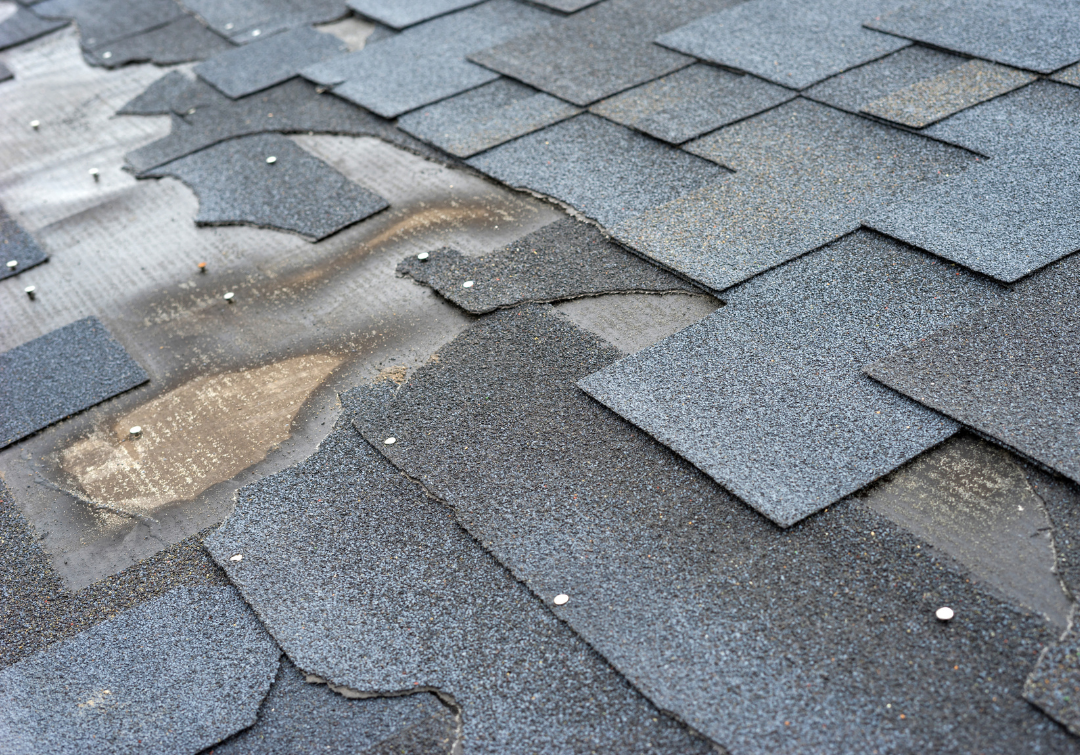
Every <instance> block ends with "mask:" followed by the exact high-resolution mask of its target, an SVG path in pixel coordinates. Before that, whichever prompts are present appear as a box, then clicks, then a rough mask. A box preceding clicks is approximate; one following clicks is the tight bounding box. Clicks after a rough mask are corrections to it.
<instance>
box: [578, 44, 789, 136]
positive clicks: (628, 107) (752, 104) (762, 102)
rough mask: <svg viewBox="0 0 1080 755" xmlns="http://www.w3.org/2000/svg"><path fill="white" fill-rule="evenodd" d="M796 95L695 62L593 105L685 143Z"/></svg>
mask: <svg viewBox="0 0 1080 755" xmlns="http://www.w3.org/2000/svg"><path fill="white" fill-rule="evenodd" d="M794 96H795V93H794V92H792V91H791V90H790V89H784V88H783V87H778V86H776V85H774V84H769V83H768V82H765V81H762V80H761V79H759V78H756V77H754V76H742V75H739V74H735V73H731V72H729V71H724V70H722V69H720V68H716V67H714V66H709V65H704V64H697V65H692V66H690V67H689V68H684V69H682V70H681V71H676V72H675V73H673V74H671V75H669V76H665V77H663V78H662V79H657V80H656V81H651V82H649V83H648V84H642V85H641V86H639V87H637V88H635V89H631V90H630V91H628V92H623V93H622V94H617V95H615V96H614V97H611V98H609V99H606V100H604V101H602V102H598V103H596V104H595V105H593V106H592V107H591V108H589V110H590V111H591V112H593V113H596V114H597V115H602V116H603V117H605V118H607V119H609V120H612V121H615V122H616V123H620V124H622V125H623V126H629V127H630V128H635V129H637V130H638V131H644V132H645V133H646V134H649V135H650V136H655V137H656V138H657V139H661V140H663V141H665V142H671V143H672V144H682V143H683V142H685V141H688V140H690V139H693V138H694V137H696V136H701V135H702V134H704V133H706V132H708V131H713V130H715V129H718V128H720V127H721V126H726V125H728V124H729V123H734V122H735V121H740V120H742V119H743V118H747V117H749V116H751V115H756V114H757V113H760V112H761V111H762V110H768V109H769V108H771V107H775V106H776V105H779V104H781V103H783V102H787V101H788V100H790V99H791V98H792V97H794Z"/></svg>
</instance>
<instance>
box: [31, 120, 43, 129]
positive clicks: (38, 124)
mask: <svg viewBox="0 0 1080 755" xmlns="http://www.w3.org/2000/svg"><path fill="white" fill-rule="evenodd" d="M40 127H41V121H30V128H32V129H34V130H35V131H37V130H38V129H39V128H40Z"/></svg>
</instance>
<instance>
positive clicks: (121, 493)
mask: <svg viewBox="0 0 1080 755" xmlns="http://www.w3.org/2000/svg"><path fill="white" fill-rule="evenodd" d="M342 361H343V357H338V356H329V355H320V354H315V355H309V356H302V357H294V358H292V359H287V360H284V361H281V362H276V363H274V364H269V365H266V366H264V367H257V368H254V369H249V370H241V371H238V372H225V373H221V374H218V375H207V376H201V377H197V378H195V379H193V380H190V381H188V382H187V383H184V384H183V385H181V386H179V387H177V388H174V389H173V390H171V391H169V392H168V393H165V394H163V395H161V396H158V397H157V398H155V399H153V400H151V401H149V402H147V403H146V404H143V405H142V406H140V407H138V408H137V409H134V410H133V411H131V412H129V413H127V414H125V415H124V416H122V417H120V418H119V419H118V420H117V421H116V422H115V423H114V424H113V426H112V428H111V429H109V430H99V431H95V432H94V433H93V434H92V435H90V436H89V437H87V438H84V439H81V440H79V441H77V442H75V443H73V444H72V445H71V446H69V447H68V448H66V449H64V450H63V451H62V452H61V454H60V464H61V467H62V468H63V470H64V471H65V472H66V473H67V474H69V475H71V476H72V477H73V478H74V479H75V480H76V482H77V483H78V485H79V487H80V488H81V489H82V491H83V492H84V493H85V494H86V496H87V497H88V498H90V499H91V500H93V501H97V502H99V503H103V504H108V505H112V506H117V507H119V508H121V509H124V510H129V511H142V512H148V511H152V510H153V509H155V508H157V507H159V506H163V505H165V504H168V503H172V502H173V501H183V500H190V499H192V498H195V497H196V496H198V495H199V494H200V493H202V492H203V491H204V490H206V489H207V488H209V487H210V486H211V485H215V484H217V483H219V482H223V481H225V480H228V479H231V478H232V477H235V476H236V475H237V474H238V473H239V472H241V471H243V470H244V469H246V468H248V467H250V466H251V465H252V464H255V463H256V462H259V461H262V460H263V459H264V458H266V454H267V453H268V452H269V451H270V450H271V449H272V448H274V447H275V446H276V445H278V444H279V443H281V442H282V441H284V440H285V439H286V438H288V437H289V433H290V429H291V426H292V422H293V420H294V419H295V418H296V415H297V413H298V412H299V411H300V407H301V406H302V405H303V403H304V401H305V400H306V399H307V397H308V396H310V395H311V393H312V392H313V391H314V390H315V389H316V388H318V387H319V385H320V384H321V383H322V382H323V381H324V380H325V379H326V378H327V376H329V374H330V373H331V372H332V371H333V370H334V368H335V367H337V366H338V365H339V364H341V362H342ZM134 426H139V427H141V428H142V435H141V436H140V437H138V438H130V437H129V434H128V432H129V430H130V428H132V427H134Z"/></svg>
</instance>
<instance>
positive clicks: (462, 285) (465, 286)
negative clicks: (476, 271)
mask: <svg viewBox="0 0 1080 755" xmlns="http://www.w3.org/2000/svg"><path fill="white" fill-rule="evenodd" d="M475 282H476V281H465V282H464V283H462V284H461V287H462V288H472V287H473V284H474V283H475Z"/></svg>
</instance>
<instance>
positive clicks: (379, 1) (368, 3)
mask: <svg viewBox="0 0 1080 755" xmlns="http://www.w3.org/2000/svg"><path fill="white" fill-rule="evenodd" d="M481 1H482V0H349V7H350V8H352V9H353V10H354V11H356V12H357V13H359V14H360V15H362V16H366V17H367V18H370V19H371V20H372V21H378V22H379V23H380V24H386V25H387V26H389V27H391V28H394V29H404V28H405V27H406V26H412V25H413V24H418V23H420V22H421V21H428V20H430V19H432V18H435V17H436V16H442V15H445V14H447V13H452V12H454V11H456V10H461V9H462V8H468V7H469V6H470V5H478V4H479V3H480V2H481Z"/></svg>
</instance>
